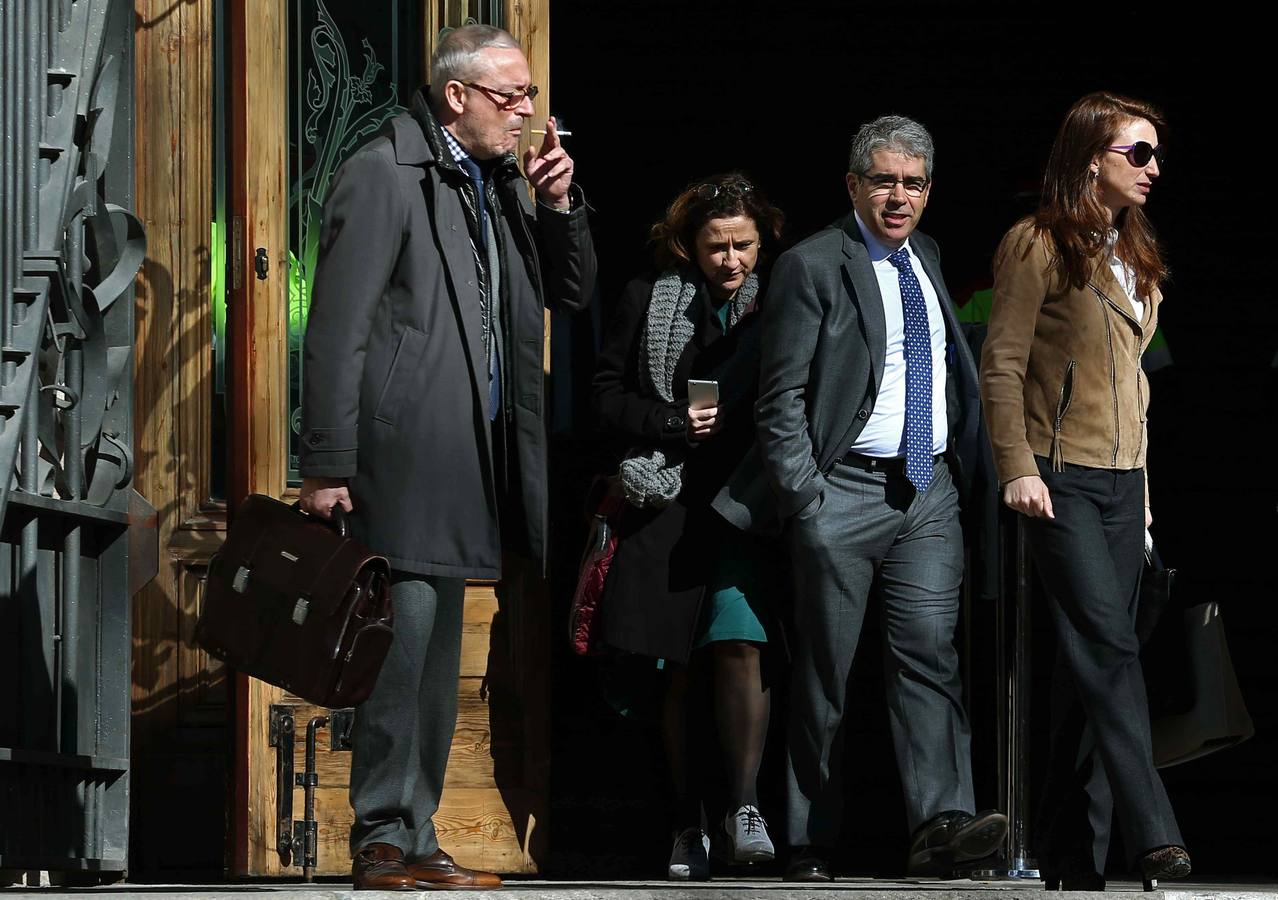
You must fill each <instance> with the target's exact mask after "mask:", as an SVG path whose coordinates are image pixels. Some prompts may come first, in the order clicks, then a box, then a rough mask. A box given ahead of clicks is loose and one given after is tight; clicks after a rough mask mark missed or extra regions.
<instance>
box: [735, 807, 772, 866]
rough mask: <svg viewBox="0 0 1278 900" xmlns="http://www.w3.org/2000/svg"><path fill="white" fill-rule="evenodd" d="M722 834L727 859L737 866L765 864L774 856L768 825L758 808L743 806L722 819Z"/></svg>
mask: <svg viewBox="0 0 1278 900" xmlns="http://www.w3.org/2000/svg"><path fill="white" fill-rule="evenodd" d="M723 834H724V837H726V838H727V840H728V848H727V849H728V858H729V860H730V861H731V862H734V863H737V864H738V865H741V864H744V863H757V862H767V861H768V860H770V859H772V858H774V857H775V856H776V850H775V849H773V847H772V838H770V837H768V823H767V822H765V821H764V820H763V816H762V815H760V814H759V810H758V807H754V806H749V805H747V806H743V807H741V808H740V809H738V810H737V811H736V812H734V813H728V814H727V815H726V816H724V818H723Z"/></svg>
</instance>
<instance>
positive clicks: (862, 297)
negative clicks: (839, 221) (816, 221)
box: [843, 216, 887, 392]
mask: <svg viewBox="0 0 1278 900" xmlns="http://www.w3.org/2000/svg"><path fill="white" fill-rule="evenodd" d="M843 272H844V274H845V275H846V276H847V278H848V281H849V283H850V284H851V285H852V292H851V296H850V297H849V299H850V300H851V301H852V302H853V303H854V304H855V305H856V307H857V309H858V310H859V312H860V319H861V326H862V329H863V331H864V335H865V343H866V346H867V349H868V350H869V351H870V370H871V375H872V378H873V380H874V386H875V391H876V392H877V391H878V386H879V385H880V384H882V383H883V366H884V364H885V359H886V356H887V320H886V319H884V317H883V294H882V292H881V291H880V290H879V279H878V277H877V276H876V275H875V274H874V266H873V265H871V263H870V254H869V253H867V252H866V249H865V244H864V242H863V241H862V240H861V231H860V229H859V228H857V224H856V219H855V218H854V217H853V216H848V217H847V219H846V221H845V222H844V223H843Z"/></svg>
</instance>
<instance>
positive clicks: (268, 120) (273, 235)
mask: <svg viewBox="0 0 1278 900" xmlns="http://www.w3.org/2000/svg"><path fill="white" fill-rule="evenodd" d="M299 2H300V0H235V2H233V3H232V4H230V5H231V7H232V10H231V13H230V21H229V26H230V34H231V42H230V48H231V50H230V56H231V58H230V64H229V73H228V81H229V83H230V84H232V85H234V86H235V88H234V91H235V93H234V96H233V97H232V98H230V106H231V113H230V119H231V132H232V135H233V144H232V147H233V149H232V152H231V171H232V172H233V173H234V177H233V183H232V190H231V196H232V219H231V221H232V238H231V244H230V249H229V254H230V256H231V266H230V268H231V270H232V277H231V292H230V300H229V303H228V306H229V330H230V343H231V351H230V356H231V363H230V376H229V377H230V382H231V394H232V404H231V408H232V416H231V440H230V452H231V465H230V472H231V477H230V484H229V488H228V500H229V505H230V506H231V508H232V509H233V508H234V506H235V504H236V503H237V502H238V500H239V499H241V498H242V497H243V496H245V495H246V494H248V493H253V492H257V493H266V494H271V495H273V496H282V495H283V496H287V495H288V493H289V492H291V491H295V488H289V487H288V484H289V477H290V470H295V463H294V461H293V457H292V456H291V453H292V448H291V441H292V440H293V435H294V434H295V433H296V430H297V425H298V424H299V423H298V414H297V409H296V403H297V398H298V394H299V379H300V378H301V377H304V373H302V372H300V369H299V367H298V360H297V355H298V348H299V338H300V334H301V331H302V330H303V329H304V324H305V318H306V311H307V309H308V308H309V294H308V291H309V287H308V284H309V273H310V271H312V267H313V263H314V249H315V245H316V235H317V233H318V225H319V216H320V214H321V212H322V210H321V206H320V204H321V203H322V199H323V194H324V192H325V188H326V184H327V179H328V178H329V177H331V174H332V171H333V170H334V169H335V168H336V166H337V165H338V164H339V163H340V161H341V159H343V158H345V157H346V156H349V155H350V153H351V152H353V150H354V149H355V148H356V147H357V146H358V145H359V143H361V142H362V141H363V140H367V139H368V138H369V137H371V136H372V134H374V133H375V131H376V126H377V125H378V123H379V122H380V121H381V120H384V119H385V118H386V117H387V116H389V115H391V114H394V113H395V112H398V111H399V110H400V109H402V108H403V106H406V105H407V103H408V98H407V92H406V91H404V90H402V89H399V88H398V85H396V81H398V82H399V84H402V83H403V81H404V80H405V78H404V77H403V73H400V76H401V77H399V78H398V79H395V78H392V79H391V80H390V82H389V84H391V85H392V86H394V89H393V90H392V91H391V93H389V94H388V93H385V92H382V93H379V90H381V89H380V88H379V85H383V83H384V79H385V72H386V70H387V69H388V68H392V67H393V65H394V63H395V61H394V60H393V59H387V58H385V54H384V50H383V48H382V47H381V46H380V45H379V43H378V41H377V40H376V39H373V40H369V39H368V38H363V39H360V40H356V39H352V38H351V37H350V36H349V32H350V29H348V28H347V27H346V24H344V23H350V22H352V21H353V20H352V19H349V18H347V19H344V18H343V17H344V16H347V17H351V16H353V15H354V14H353V12H351V11H350V10H347V9H345V8H344V7H345V6H346V5H345V4H341V5H340V6H339V4H338V3H337V0H332V2H329V3H327V5H326V4H325V2H322V0H307V2H306V4H305V6H304V7H302V8H300V10H301V11H299V7H298V6H297V4H298V3H299ZM470 6H474V7H475V9H470V8H469V7H470ZM386 7H387V8H388V9H391V10H392V14H393V15H397V13H395V12H394V10H395V9H398V8H399V7H398V6H397V5H396V4H387V5H386ZM481 7H482V8H481ZM491 7H492V4H491V3H489V2H487V0H485V2H482V3H481V2H479V0H472V2H471V3H470V4H469V5H468V4H466V3H459V2H457V0H426V2H424V3H423V4H422V5H421V7H420V8H419V9H417V10H415V12H416V13H418V19H417V22H418V26H417V27H418V28H419V30H420V35H419V43H418V44H417V46H416V48H414V49H415V52H416V53H417V56H418V58H419V59H429V54H430V52H431V51H432V50H433V46H434V36H435V35H436V34H438V32H439V29H440V27H441V26H442V25H443V24H453V25H459V24H462V22H463V21H465V20H466V18H482V17H483V14H484V10H491ZM381 11H382V8H381V7H380V6H379V7H377V9H376V10H372V11H367V12H368V16H369V18H372V17H374V16H376V15H378V14H380V12H381ZM506 16H507V21H508V22H510V24H511V26H512V27H513V28H514V29H516V30H515V34H516V37H521V38H524V39H526V40H527V41H529V42H530V43H531V46H530V49H529V57H530V61H532V62H533V66H534V73H535V77H540V78H541V81H540V84H541V85H542V87H543V94H542V96H540V97H539V98H538V102H539V105H538V110H539V114H540V115H539V118H540V120H541V122H544V120H545V118H546V112H545V110H546V109H547V108H548V107H546V106H544V105H543V104H545V103H546V102H548V101H547V100H546V99H544V98H545V97H546V93H545V78H546V74H547V71H548V70H547V65H546V60H547V48H548V34H547V30H546V24H547V21H548V9H547V7H546V5H545V3H544V2H539V3H531V4H530V3H527V2H522V0H521V2H520V3H519V4H518V5H516V4H515V3H514V2H513V0H511V2H509V3H508V6H507V12H506ZM304 17H313V18H309V19H306V20H305V21H306V22H307V24H306V26H305V27H304V28H299V26H298V23H300V22H302V21H303V19H304ZM355 18H358V17H355ZM365 24H366V23H365ZM359 27H362V26H361V25H360V23H358V22H355V24H352V25H351V28H359ZM396 27H402V19H397V26H396ZM290 29H292V30H293V31H292V34H291V35H290ZM393 52H394V48H392V53H393ZM361 72H362V75H361ZM422 72H424V66H421V65H419V66H418V69H417V71H416V72H413V73H409V74H408V76H407V80H408V81H410V82H412V83H416V82H417V81H418V80H424V79H419V76H420V74H421V73H422ZM379 79H381V80H379ZM357 82H358V85H357V87H358V90H357V91H355V92H354V94H352V95H349V96H342V95H341V94H340V92H341V91H343V90H346V89H348V88H349V87H350V86H352V85H356V83H357ZM302 89H305V91H306V93H305V95H304V101H305V104H306V105H305V106H304V107H303V106H302V100H301V99H296V98H297V96H298V95H296V94H295V95H294V98H295V99H294V100H293V102H292V105H291V106H290V92H297V91H300V90H302ZM330 91H331V92H334V93H333V94H332V95H331V96H330V93H329V92H330ZM330 99H331V105H326V104H329V101H330ZM365 126H367V128H366V127H365ZM534 127H535V126H534ZM290 128H292V131H290ZM259 259H264V260H265V262H266V265H265V271H264V272H262V271H259V267H260V263H259ZM236 273H239V274H236ZM263 275H264V277H263ZM290 355H292V359H290ZM544 591H545V587H544V585H543V584H541V582H540V581H539V580H538V579H536V578H533V577H531V576H528V575H527V574H526V572H525V569H524V568H523V567H521V566H519V565H518V564H517V563H515V564H512V566H511V567H509V570H508V576H507V579H506V580H505V581H504V582H503V583H502V584H501V585H493V584H471V585H468V587H467V592H466V600H465V603H466V606H465V613H464V625H463V638H462V664H461V666H462V671H461V678H460V681H459V684H458V691H459V700H460V714H459V718H458V727H457V731H456V734H455V735H454V738H453V745H452V755H451V758H450V763H449V769H448V772H447V776H446V779H445V792H444V796H443V798H442V801H441V808H440V811H439V813H438V815H437V817H436V827H437V830H438V832H439V837H440V843H441V845H442V846H443V847H444V849H446V850H448V851H449V852H450V853H452V854H453V855H454V857H455V858H456V859H457V860H458V861H459V862H461V863H462V864H464V865H469V866H477V867H482V868H486V869H490V870H496V871H500V872H534V871H536V870H537V859H538V857H539V856H540V851H541V849H542V848H544V843H545V841H544V839H545V836H546V834H547V831H548V830H547V829H546V828H545V826H544V820H545V815H544V811H545V808H546V806H547V800H548V797H547V794H548V784H549V761H548V756H547V754H548V747H549V741H548V736H547V734H546V730H545V729H546V723H547V719H548V703H547V700H546V693H545V691H546V685H547V673H548V668H549V653H548V643H547V641H546V640H545V636H544V635H542V634H541V631H540V629H544V627H545V622H544V617H542V616H535V615H533V613H532V611H533V610H534V609H544V608H545V603H544ZM539 626H540V628H539ZM233 706H234V712H233V715H232V719H233V729H234V736H235V737H234V772H233V778H232V780H233V792H234V796H233V803H232V815H231V835H230V841H231V854H230V857H231V870H232V872H233V874H236V875H252V876H275V875H296V874H300V872H301V869H300V868H299V867H300V866H301V865H302V863H303V861H304V856H303V854H304V852H305V847H304V846H299V842H296V841H294V834H295V830H294V829H295V826H294V822H295V821H298V820H302V819H303V818H304V815H303V811H304V793H303V789H302V788H301V787H299V786H297V785H296V784H292V785H290V784H289V783H288V780H287V778H285V779H281V777H280V772H281V771H283V770H284V767H283V766H281V759H280V754H281V753H283V754H285V756H287V753H288V751H287V747H286V744H287V741H285V742H283V744H282V743H281V741H280V740H279V738H280V736H281V728H282V727H287V724H288V723H290V722H291V734H292V737H293V740H292V750H291V755H292V762H293V770H294V772H295V773H300V772H302V771H303V770H304V766H305V737H306V731H307V723H308V721H309V720H310V719H312V718H313V717H315V716H321V715H324V714H325V713H326V711H325V710H318V709H315V708H313V707H310V706H307V705H306V704H305V703H304V702H303V701H301V700H300V699H299V698H297V697H294V696H292V695H289V694H287V693H286V692H284V691H282V690H279V689H277V688H273V687H271V686H269V685H266V684H264V683H262V682H259V681H257V680H255V679H250V678H247V677H244V676H237V677H236V679H235V687H234V704H233ZM273 723H274V727H273ZM331 732H332V729H331V728H330V727H328V726H325V727H321V728H319V729H318V732H317V736H318V741H317V766H316V770H317V774H318V782H319V783H318V786H317V789H316V795H315V820H316V822H317V829H316V849H317V865H316V866H315V869H314V871H315V873H316V874H320V875H338V874H343V873H346V872H349V871H350V856H349V852H348V844H347V841H348V834H349V828H350V823H351V818H352V814H351V810H350V806H349V802H348V799H347V789H348V777H349V765H350V754H349V752H347V751H346V750H345V749H343V748H342V747H341V745H340V741H337V742H334V740H333V738H332V733H331ZM273 739H274V740H273ZM281 746H284V748H285V749H282V750H281ZM281 780H283V781H284V784H283V786H282V788H281V790H288V791H290V792H291V794H292V798H291V804H289V803H288V802H287V799H288V798H287V797H284V799H285V801H286V802H285V803H283V804H281V803H280V802H279V801H280V799H281V797H283V795H282V793H281V790H277V782H279V781H281ZM290 805H291V810H290V809H289V807H290Z"/></svg>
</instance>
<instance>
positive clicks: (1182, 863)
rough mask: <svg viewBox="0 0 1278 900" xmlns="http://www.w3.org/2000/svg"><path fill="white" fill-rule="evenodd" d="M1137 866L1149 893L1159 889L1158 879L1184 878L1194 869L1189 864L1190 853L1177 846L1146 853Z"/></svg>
mask: <svg viewBox="0 0 1278 900" xmlns="http://www.w3.org/2000/svg"><path fill="white" fill-rule="evenodd" d="M1136 865H1137V868H1139V869H1140V877H1141V879H1142V881H1143V883H1144V885H1145V890H1147V891H1152V890H1156V889H1157V888H1158V879H1160V878H1184V877H1185V876H1186V875H1188V874H1189V872H1190V870H1191V868H1192V867H1191V866H1190V864H1189V852H1188V851H1187V850H1186V849H1185V848H1184V847H1178V846H1176V845H1175V844H1169V845H1168V846H1166V847H1155V848H1154V849H1153V850H1149V851H1146V852H1145V853H1144V854H1142V855H1141V857H1140V859H1138V860H1136Z"/></svg>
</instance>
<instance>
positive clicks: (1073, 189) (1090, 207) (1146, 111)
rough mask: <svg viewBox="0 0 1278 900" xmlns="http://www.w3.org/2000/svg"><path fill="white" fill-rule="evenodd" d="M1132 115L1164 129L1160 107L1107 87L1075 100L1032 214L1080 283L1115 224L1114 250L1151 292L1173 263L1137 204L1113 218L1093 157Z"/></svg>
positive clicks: (1059, 264) (1068, 278)
mask: <svg viewBox="0 0 1278 900" xmlns="http://www.w3.org/2000/svg"><path fill="white" fill-rule="evenodd" d="M1133 119H1145V120H1147V121H1149V122H1150V124H1152V125H1153V126H1154V127H1155V128H1156V129H1158V131H1159V132H1160V134H1161V132H1163V131H1164V130H1165V129H1166V123H1165V121H1164V120H1163V116H1162V114H1161V113H1160V112H1159V111H1158V110H1157V109H1155V108H1154V107H1153V106H1151V105H1150V104H1148V103H1145V102H1143V101H1140V100H1132V99H1131V98H1129V97H1121V96H1119V95H1118V94H1111V93H1108V92H1106V91H1098V92H1096V93H1094V94H1088V95H1087V96H1086V97H1084V98H1083V99H1081V100H1079V101H1078V102H1077V103H1075V104H1074V105H1073V106H1072V107H1070V110H1069V112H1068V113H1066V114H1065V121H1064V122H1062V123H1061V130H1060V131H1059V132H1058V133H1057V135H1056V142H1055V143H1054V144H1052V153H1051V156H1049V157H1048V159H1047V171H1046V172H1044V173H1043V198H1042V201H1041V203H1040V204H1039V207H1038V212H1037V213H1036V214H1035V215H1034V232H1035V234H1036V235H1037V236H1039V237H1041V238H1042V237H1047V236H1050V237H1051V245H1052V246H1053V248H1054V250H1055V264H1056V268H1057V274H1058V275H1059V277H1060V278H1061V279H1062V280H1063V281H1064V282H1065V283H1066V284H1068V285H1070V286H1071V287H1075V288H1081V287H1082V286H1083V285H1085V284H1086V283H1087V281H1088V279H1090V278H1091V277H1092V275H1093V273H1094V272H1095V271H1096V267H1097V263H1098V258H1099V257H1101V256H1102V255H1103V254H1104V252H1105V244H1106V236H1107V233H1108V231H1109V229H1110V228H1111V227H1113V228H1116V229H1117V230H1118V244H1117V245H1116V246H1115V248H1114V252H1115V253H1116V254H1117V256H1118V258H1119V259H1121V260H1122V261H1123V262H1125V263H1126V264H1127V265H1128V266H1130V267H1131V269H1132V272H1133V273H1134V274H1135V276H1136V292H1137V295H1138V296H1139V297H1148V296H1149V294H1150V292H1151V291H1152V290H1153V289H1154V288H1156V287H1157V286H1158V285H1159V284H1160V283H1161V282H1162V281H1163V280H1165V279H1166V278H1167V274H1168V272H1167V264H1166V263H1165V262H1164V261H1163V253H1162V248H1161V247H1160V246H1159V244H1158V238H1157V236H1156V235H1155V234H1154V228H1153V226H1152V225H1150V222H1149V219H1148V218H1147V217H1146V216H1145V212H1144V210H1142V209H1141V208H1140V207H1138V206H1129V207H1127V208H1126V209H1123V210H1120V211H1119V213H1118V215H1117V216H1116V217H1115V219H1114V222H1113V224H1112V226H1111V224H1110V222H1109V213H1108V211H1107V210H1106V209H1105V207H1104V206H1103V205H1102V204H1101V201H1100V195H1099V194H1098V192H1097V190H1096V181H1095V177H1094V176H1093V175H1092V173H1091V165H1092V162H1093V161H1094V160H1095V159H1096V157H1098V156H1099V155H1100V154H1101V153H1104V152H1105V148H1106V147H1108V146H1109V145H1110V144H1112V143H1113V142H1114V141H1115V140H1116V139H1117V137H1118V133H1119V132H1120V131H1121V130H1122V129H1123V126H1125V125H1126V124H1127V123H1128V122H1130V121H1132V120H1133Z"/></svg>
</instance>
